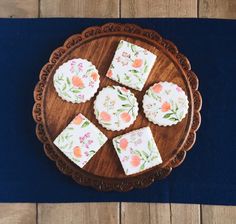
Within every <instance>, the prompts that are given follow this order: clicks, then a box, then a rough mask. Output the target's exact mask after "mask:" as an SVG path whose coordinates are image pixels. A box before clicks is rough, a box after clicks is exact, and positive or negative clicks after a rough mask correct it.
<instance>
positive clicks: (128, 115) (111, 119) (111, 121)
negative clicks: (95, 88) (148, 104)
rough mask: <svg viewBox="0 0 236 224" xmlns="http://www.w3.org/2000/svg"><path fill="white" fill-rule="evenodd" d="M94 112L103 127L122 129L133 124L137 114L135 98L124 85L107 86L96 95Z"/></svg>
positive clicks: (113, 129)
mask: <svg viewBox="0 0 236 224" xmlns="http://www.w3.org/2000/svg"><path fill="white" fill-rule="evenodd" d="M94 112H95V116H96V118H97V120H98V122H99V123H100V124H101V125H102V126H103V127H104V128H106V129H108V130H112V131H119V130H123V129H125V128H127V127H129V126H130V125H131V124H133V123H134V121H135V119H136V117H137V115H138V103H137V99H136V98H135V96H134V94H133V93H131V92H130V91H129V90H128V89H126V88H124V87H120V86H108V87H105V88H103V89H102V90H101V91H100V92H99V94H98V95H97V98H96V100H95V102H94Z"/></svg>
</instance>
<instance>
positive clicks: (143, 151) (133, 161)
mask: <svg viewBox="0 0 236 224" xmlns="http://www.w3.org/2000/svg"><path fill="white" fill-rule="evenodd" d="M113 145H114V148H115V150H116V152H117V155H118V157H119V159H120V162H121V164H122V167H123V169H124V172H125V174H126V175H131V174H135V173H139V172H141V171H144V170H146V169H148V168H151V167H153V166H156V165H158V164H160V163H162V159H161V155H160V153H159V151H158V148H157V146H156V143H155V141H154V138H153V136H152V132H151V129H150V128H149V127H145V128H141V129H138V130H135V131H131V132H129V133H126V134H124V135H121V136H118V137H116V138H114V139H113Z"/></svg>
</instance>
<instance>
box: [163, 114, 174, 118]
mask: <svg viewBox="0 0 236 224" xmlns="http://www.w3.org/2000/svg"><path fill="white" fill-rule="evenodd" d="M172 114H173V113H168V114H165V115H164V116H163V118H169V117H170V116H171V115H172Z"/></svg>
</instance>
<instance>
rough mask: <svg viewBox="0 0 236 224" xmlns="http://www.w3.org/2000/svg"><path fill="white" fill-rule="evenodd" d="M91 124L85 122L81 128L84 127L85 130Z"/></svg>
mask: <svg viewBox="0 0 236 224" xmlns="http://www.w3.org/2000/svg"><path fill="white" fill-rule="evenodd" d="M89 124H90V123H89V122H88V121H85V122H84V123H83V125H82V126H81V127H82V128H85V127H87V126H88V125H89Z"/></svg>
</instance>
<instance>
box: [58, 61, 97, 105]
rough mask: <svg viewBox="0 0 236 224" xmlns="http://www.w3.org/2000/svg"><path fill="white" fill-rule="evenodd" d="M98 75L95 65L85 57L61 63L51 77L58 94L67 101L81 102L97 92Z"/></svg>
mask: <svg viewBox="0 0 236 224" xmlns="http://www.w3.org/2000/svg"><path fill="white" fill-rule="evenodd" d="M99 78H100V76H99V75H98V70H97V69H96V67H95V66H94V65H93V64H92V63H91V62H90V61H87V60H85V59H81V58H77V59H72V60H69V61H67V62H65V63H64V64H62V65H61V66H60V67H59V68H58V69H57V70H56V72H55V74H54V77H53V83H54V87H55V89H56V91H57V93H58V95H59V96H60V97H61V98H62V99H63V100H66V101H68V102H72V103H82V102H85V101H87V100H89V99H91V98H92V97H93V96H94V94H95V93H96V92H97V89H98V87H99V83H100V79H99Z"/></svg>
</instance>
